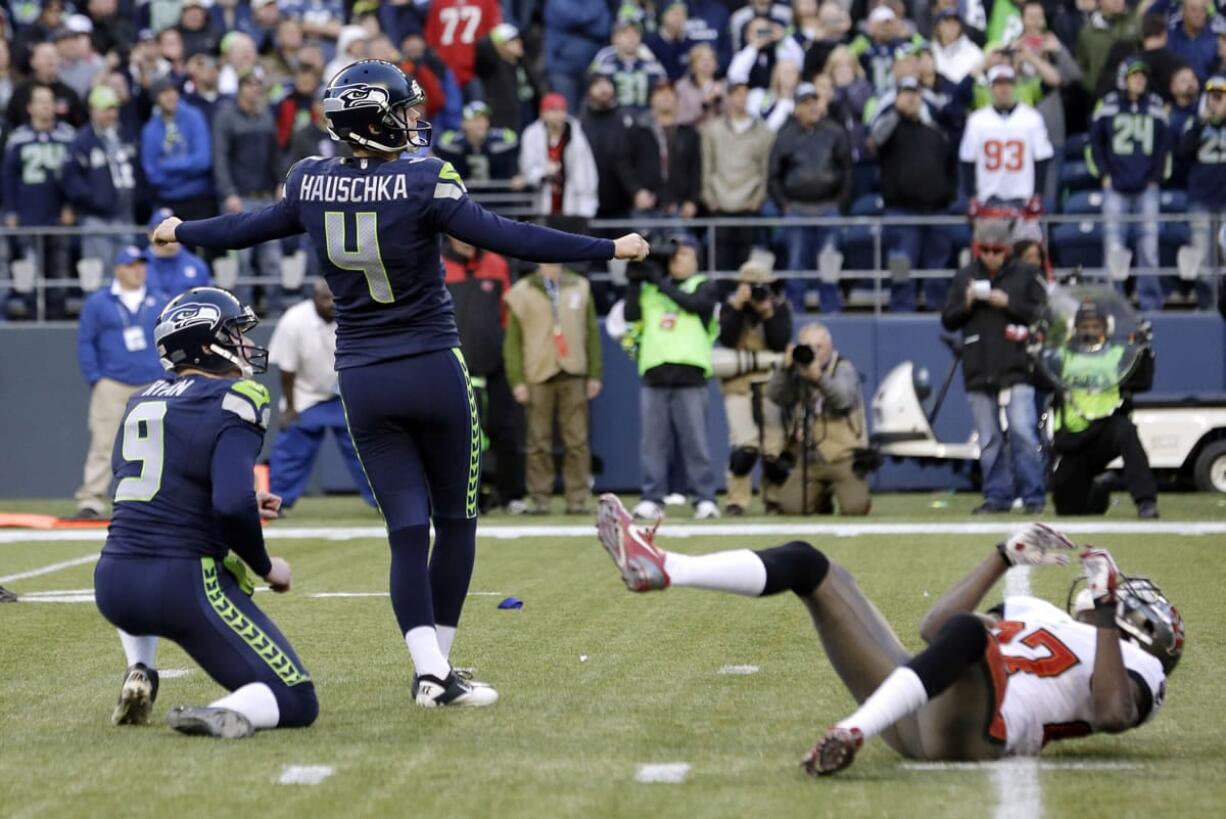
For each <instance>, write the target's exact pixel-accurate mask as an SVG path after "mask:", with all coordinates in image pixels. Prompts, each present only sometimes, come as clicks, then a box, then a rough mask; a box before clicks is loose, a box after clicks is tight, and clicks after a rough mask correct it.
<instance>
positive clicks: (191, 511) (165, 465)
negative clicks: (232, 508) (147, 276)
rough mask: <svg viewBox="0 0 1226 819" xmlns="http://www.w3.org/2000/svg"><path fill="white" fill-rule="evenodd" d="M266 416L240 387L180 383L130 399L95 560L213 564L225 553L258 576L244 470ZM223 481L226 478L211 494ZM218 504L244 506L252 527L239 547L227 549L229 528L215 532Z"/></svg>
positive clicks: (219, 381)
mask: <svg viewBox="0 0 1226 819" xmlns="http://www.w3.org/2000/svg"><path fill="white" fill-rule="evenodd" d="M269 409H270V404H269V395H268V390H267V389H265V388H264V387H263V386H261V385H260V384H257V383H256V382H254V381H250V380H245V379H234V378H207V377H205V376H201V375H187V376H179V377H172V378H167V379H163V380H160V381H155V382H153V383H152V384H150V385H149V386H148V387H146V388H144V389H143V390H141V391H140V392H138V393H136V394H135V395H133V396H132V398H131V400H129V401H128V407H127V409H126V411H125V412H124V419H123V424H122V425H121V426H120V428H119V435H118V436H117V437H116V439H115V448H114V451H113V453H112V456H111V463H112V465H113V467H114V470H115V479H116V481H117V484H116V488H115V503H114V512H113V514H112V516H111V525H110V529H109V530H108V532H107V539H106V546H105V547H104V548H103V550H102V553H103V554H106V555H125V556H142V557H185V558H199V557H202V556H211V557H216V558H218V559H221V558H224V557H225V555H226V552H227V551H228V550H229V549H231V548H232V549H234V550H235V551H236V552H238V553H239V555H240V556H241V557H243V559H244V560H246V561H247V562H248V564H250V565H252V567H253V568H255V569H257V571H259V570H261V569H262V568H263V567H261V566H260V565H258V564H260V563H265V562H266V561H267V558H266V556H265V552H264V547H263V537H262V535H261V534H260V532H259V525H258V511H257V507H256V504H255V498H254V490H253V481H254V478H253V476H252V472H251V467H252V465H254V463H255V459H256V456H257V455H258V454H259V451H260V447H261V446H262V444H263V441H264V430H265V429H266V428H267V426H268V415H269ZM223 436H224V442H223V440H222V439H223ZM222 474H225V475H228V476H231V479H230V480H228V481H227V485H218V486H215V481H214V477H215V476H219V475H222ZM220 496H226V497H235V498H237V499H238V501H239V502H240V503H239V506H240V507H241V506H242V501H243V499H244V498H246V499H247V500H246V503H247V505H248V506H249V509H248V514H249V515H250V516H253V517H251V518H250V520H249V521H248V522H249V523H251V522H252V521H254V531H251V530H248V532H247V535H248V536H247V537H244V538H242V539H243V540H245V541H247V542H236V541H235V532H234V529H233V528H231V529H230V530H228V531H223V521H222V520H221V519H220V517H219V515H218V513H217V511H216V509H217V506H218V504H217V501H218V499H219V497H220ZM229 505H230V504H229V503H224V504H222V507H223V508H225V507H227V506H229Z"/></svg>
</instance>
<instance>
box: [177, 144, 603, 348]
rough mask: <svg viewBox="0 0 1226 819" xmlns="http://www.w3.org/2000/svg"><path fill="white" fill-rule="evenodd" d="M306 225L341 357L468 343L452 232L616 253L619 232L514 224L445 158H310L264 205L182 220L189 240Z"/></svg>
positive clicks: (491, 242)
mask: <svg viewBox="0 0 1226 819" xmlns="http://www.w3.org/2000/svg"><path fill="white" fill-rule="evenodd" d="M302 232H305V233H307V234H309V235H310V237H311V243H312V245H313V246H314V249H315V253H316V255H317V256H318V257H319V262H320V266H321V268H322V269H323V271H324V275H325V277H326V278H327V280H328V285H329V286H330V287H331V288H332V292H333V294H335V296H336V312H337V331H336V367H337V369H338V370H340V369H344V368H346V367H358V366H364V365H367V364H374V363H377V362H380V361H387V360H391V359H395V358H401V357H403V356H408V355H416V354H418V353H424V352H432V351H436V350H443V349H449V348H452V347H458V346H459V344H460V339H459V334H458V333H457V332H456V324H455V314H454V310H453V308H452V304H451V297H450V295H449V294H448V292H447V288H446V287H444V285H443V278H444V273H443V265H442V261H441V259H440V256H439V253H440V250H441V242H442V239H443V235H444V234H450V235H452V236H455V237H456V238H458V239H461V240H463V241H465V242H468V243H469V244H473V245H476V246H478V247H483V248H487V249H490V250H494V251H497V252H499V253H503V254H505V255H509V256H515V257H517V258H521V259H525V260H528V261H543V262H547V261H555V262H568V261H582V260H599V259H610V258H612V257H613V242H612V241H610V240H608V239H592V238H589V237H584V236H575V235H572V234H569V233H563V232H561V231H556V230H551V229H549V228H543V227H538V226H536V225H530V224H526V223H520V222H512V221H509V220H507V219H503V218H502V217H500V216H497V215H495V214H492V213H490V212H488V211H486V210H485V209H483V208H481V207H480V206H479V205H477V204H476V203H474V202H472V201H471V200H470V199H469V197H468V191H467V189H466V188H465V187H464V182H463V181H462V180H461V178H460V175H459V174H458V173H457V172H456V170H455V169H454V168H453V167H452V166H451V164H450V163H448V162H443V161H442V160H439V159H436V158H434V157H414V158H410V159H396V160H382V159H360V158H340V157H335V158H332V159H323V158H320V157H309V158H307V159H304V160H302V161H301V162H298V163H297V164H296V165H294V167H293V168H291V169H290V172H289V174H288V175H287V176H286V180H285V194H284V197H283V198H282V199H281V200H280V201H279V202H277V203H276V204H274V205H270V206H269V207H267V208H264V209H263V210H260V211H256V212H254V213H238V214H230V215H226V216H219V217H216V218H214V219H207V220H204V221H201V222H187V223H184V224H182V225H180V226H179V227H178V229H177V232H176V237H177V238H178V239H179V240H180V241H181V242H183V243H185V244H188V245H203V246H205V247H211V248H239V247H248V246H250V245H252V244H255V243H257V242H263V241H269V240H272V239H278V238H283V237H285V236H291V235H294V234H297V233H302Z"/></svg>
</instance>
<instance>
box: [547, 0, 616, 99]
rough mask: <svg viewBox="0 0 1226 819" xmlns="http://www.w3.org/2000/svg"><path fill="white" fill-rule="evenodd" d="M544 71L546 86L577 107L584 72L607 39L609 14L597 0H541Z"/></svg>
mask: <svg viewBox="0 0 1226 819" xmlns="http://www.w3.org/2000/svg"><path fill="white" fill-rule="evenodd" d="M544 20H545V74H546V79H547V81H548V83H549V86H550V87H551V88H552V89H553V90H554V91H557V92H558V93H560V94H561V95H562V96H564V97H565V98H566V107H567V110H569V111H578V110H579V105H580V103H581V102H582V101H583V93H584V91H585V84H584V83H585V80H584V77H585V72H586V71H587V68H588V66H589V65H591V63H592V60H594V59H595V58H596V52H598V51H600V49H601V48H603V47H604V46H605V45H606V44H607V43H608V42H609V35H610V33H611V28H612V25H613V15H612V14H611V13H610V11H609V7H608V5H607V4H606V3H603V2H600V0H590V2H583V3H576V2H575V0H545V13H544Z"/></svg>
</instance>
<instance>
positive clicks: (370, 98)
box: [324, 85, 391, 111]
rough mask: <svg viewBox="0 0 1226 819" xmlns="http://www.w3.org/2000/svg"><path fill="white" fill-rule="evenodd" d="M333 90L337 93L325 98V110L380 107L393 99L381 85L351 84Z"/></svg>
mask: <svg viewBox="0 0 1226 819" xmlns="http://www.w3.org/2000/svg"><path fill="white" fill-rule="evenodd" d="M333 90H334V91H335V92H336V93H335V94H334V95H333V96H330V97H328V98H327V99H325V100H324V110H329V109H331V110H334V111H335V110H338V109H339V110H345V111H349V110H352V109H354V108H367V107H371V108H380V107H383V106H386V105H387V104H388V102H389V101H390V99H391V95H390V94H388V93H387V89H386V88H384V87H382V86H379V85H351V86H348V87H347V88H337V89H333Z"/></svg>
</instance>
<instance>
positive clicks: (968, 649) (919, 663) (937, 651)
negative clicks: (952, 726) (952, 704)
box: [906, 614, 988, 699]
mask: <svg viewBox="0 0 1226 819" xmlns="http://www.w3.org/2000/svg"><path fill="white" fill-rule="evenodd" d="M987 647H988V629H987V626H986V625H984V623H983V621H982V620H980V619H979V618H978V617H976V616H975V615H973V614H955V615H954V616H953V617H950V618H949V620H947V621H946V622H945V625H943V626H941V630H940V631H938V632H937V636H936V637H934V638H933V640H932V642H931V643H930V644H929V645H928V648H926V649H924V650H923V651H921V652H920V653H919V654H916V655H915V656H914V657H912V658H911V659H910V660H909V661H907V664H906V665H907V668H910V669H911V670H912V671H914V672H915V675H916V676H917V677H919V678H920V682H922V683H923V684H924V690H925V691H927V692H928V699H932V698H933V697H935V696H937V695H938V694H940V693H941V692H942V691H944V690H945V689H946V688H949V687H950V686H951V685H953V684H954V680H956V679H958V676H959V675H960V674H961V673H962V672H963V671H964V670H966V667H967V666H969V665H970V664H971V663H976V662H978V661H979V660H980V659H981V658H982V657H983V653H984V651H985V650H987Z"/></svg>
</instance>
